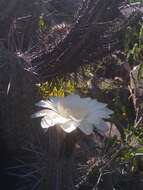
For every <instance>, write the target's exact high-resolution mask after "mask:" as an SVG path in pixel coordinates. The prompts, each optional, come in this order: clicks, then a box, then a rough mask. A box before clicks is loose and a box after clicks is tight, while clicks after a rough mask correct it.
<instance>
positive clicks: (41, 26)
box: [39, 15, 46, 32]
mask: <svg viewBox="0 0 143 190" xmlns="http://www.w3.org/2000/svg"><path fill="white" fill-rule="evenodd" d="M45 29H46V23H45V20H44V17H43V15H41V16H39V30H40V32H44V31H45Z"/></svg>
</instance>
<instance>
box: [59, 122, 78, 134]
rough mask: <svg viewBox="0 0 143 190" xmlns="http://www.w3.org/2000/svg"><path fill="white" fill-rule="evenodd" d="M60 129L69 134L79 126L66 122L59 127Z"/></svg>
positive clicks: (76, 123)
mask: <svg viewBox="0 0 143 190" xmlns="http://www.w3.org/2000/svg"><path fill="white" fill-rule="evenodd" d="M60 126H61V128H62V129H63V130H64V131H65V132H66V133H71V132H72V131H74V130H75V129H76V128H77V127H78V126H79V122H76V121H72V120H71V121H68V122H66V123H64V124H62V125H60Z"/></svg>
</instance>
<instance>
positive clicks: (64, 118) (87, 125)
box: [31, 94, 113, 135]
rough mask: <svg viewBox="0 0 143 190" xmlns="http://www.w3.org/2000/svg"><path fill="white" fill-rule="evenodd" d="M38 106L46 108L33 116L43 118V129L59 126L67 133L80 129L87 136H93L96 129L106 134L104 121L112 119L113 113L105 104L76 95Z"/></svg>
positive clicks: (52, 100)
mask: <svg viewBox="0 0 143 190" xmlns="http://www.w3.org/2000/svg"><path fill="white" fill-rule="evenodd" d="M36 106H39V107H43V108H45V109H42V110H41V111H39V112H37V113H35V114H33V115H32V116H31V117H32V118H36V117H42V119H41V126H42V128H46V129H48V128H49V127H51V126H54V125H59V126H60V127H61V128H62V129H63V130H64V131H65V132H67V133H70V132H72V131H73V130H75V129H76V128H79V129H80V130H81V131H82V132H83V133H85V134H86V135H90V134H92V133H93V129H94V128H95V127H96V129H97V130H98V131H99V132H100V131H101V132H102V133H103V132H106V131H107V127H106V126H107V125H103V122H104V119H107V118H110V115H111V114H112V113H113V111H111V110H110V109H108V108H107V107H106V106H107V105H106V104H104V103H100V102H98V101H97V100H95V99H91V98H80V96H78V95H74V94H73V95H69V96H66V97H51V98H49V99H48V100H41V101H40V102H38V103H37V104H36Z"/></svg>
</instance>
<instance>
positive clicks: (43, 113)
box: [31, 109, 54, 118]
mask: <svg viewBox="0 0 143 190" xmlns="http://www.w3.org/2000/svg"><path fill="white" fill-rule="evenodd" d="M49 112H50V113H51V112H54V111H52V110H48V109H43V110H40V111H38V112H36V113H34V114H32V115H31V118H36V117H43V116H45V115H48V114H50V113H49Z"/></svg>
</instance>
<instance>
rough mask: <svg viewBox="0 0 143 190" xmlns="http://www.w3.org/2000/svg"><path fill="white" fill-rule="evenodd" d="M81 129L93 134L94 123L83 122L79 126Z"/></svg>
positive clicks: (87, 133)
mask: <svg viewBox="0 0 143 190" xmlns="http://www.w3.org/2000/svg"><path fill="white" fill-rule="evenodd" d="M79 129H80V130H81V131H82V132H83V133H85V134H86V135H91V134H92V133H93V124H91V123H87V122H82V123H81V124H80V126H79Z"/></svg>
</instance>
